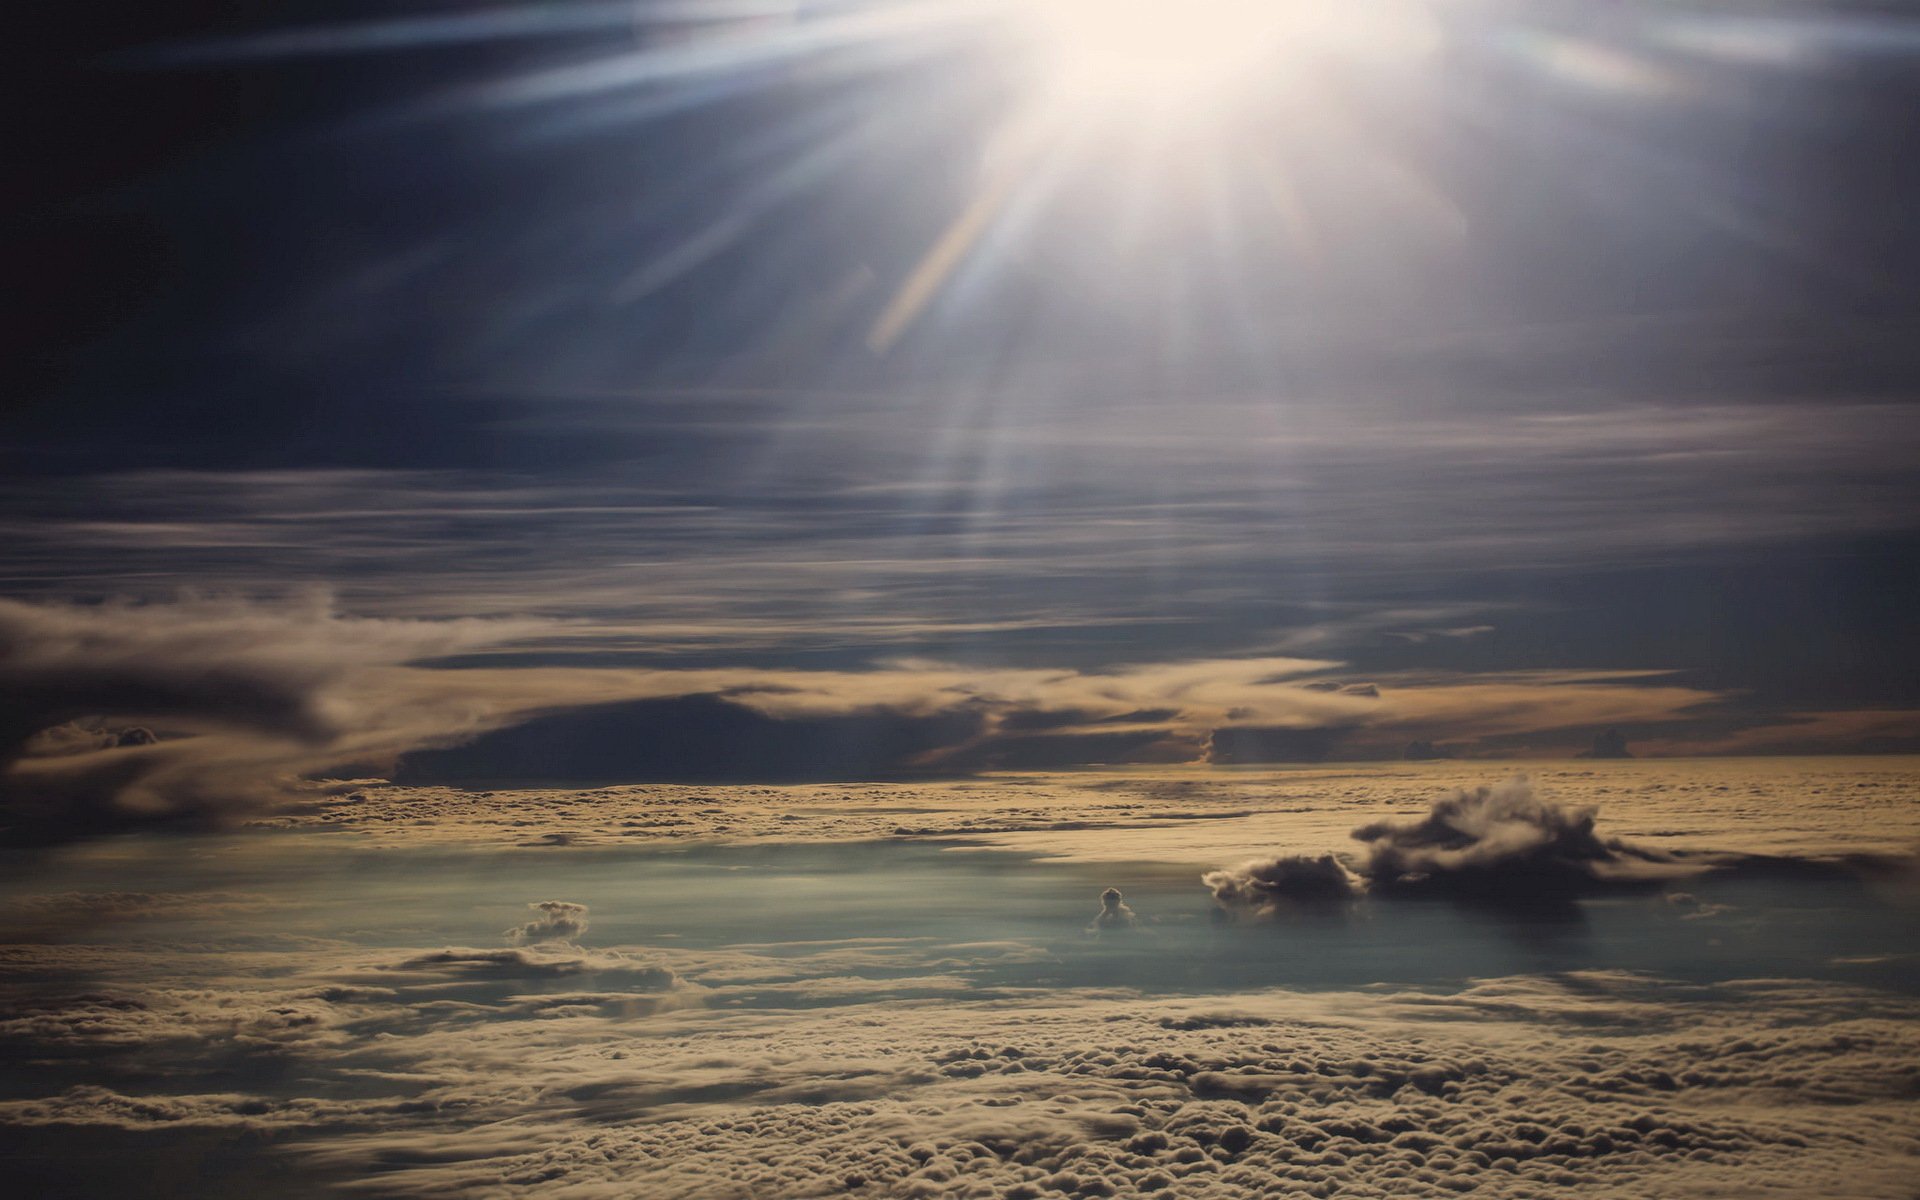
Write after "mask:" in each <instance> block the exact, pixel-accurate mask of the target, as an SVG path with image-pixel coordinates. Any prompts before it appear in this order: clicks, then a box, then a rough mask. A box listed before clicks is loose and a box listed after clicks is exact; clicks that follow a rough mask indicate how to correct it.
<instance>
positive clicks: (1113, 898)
mask: <svg viewBox="0 0 1920 1200" xmlns="http://www.w3.org/2000/svg"><path fill="white" fill-rule="evenodd" d="M1139 924H1140V919H1139V917H1137V916H1136V915H1135V914H1134V911H1133V909H1132V907H1131V906H1129V905H1128V904H1127V901H1126V898H1125V897H1124V896H1122V895H1121V893H1120V889H1119V888H1108V889H1107V890H1106V891H1104V892H1101V893H1100V911H1099V912H1097V913H1095V914H1094V917H1093V924H1091V925H1089V926H1087V931H1088V932H1089V933H1094V934H1100V933H1126V932H1129V931H1131V930H1133V929H1134V928H1136V927H1137V926H1138V925H1139Z"/></svg>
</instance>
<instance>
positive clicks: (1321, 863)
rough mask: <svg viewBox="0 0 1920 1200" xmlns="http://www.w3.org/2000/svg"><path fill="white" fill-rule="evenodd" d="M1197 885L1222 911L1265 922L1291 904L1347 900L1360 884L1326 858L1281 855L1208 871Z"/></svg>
mask: <svg viewBox="0 0 1920 1200" xmlns="http://www.w3.org/2000/svg"><path fill="white" fill-rule="evenodd" d="M1200 878H1201V882H1202V883H1204V884H1206V885H1207V889H1208V890H1209V891H1211V892H1212V893H1213V900H1214V903H1215V904H1218V905H1219V906H1220V907H1221V908H1222V909H1223V910H1225V911H1227V912H1231V913H1236V914H1245V915H1248V916H1253V917H1268V916H1272V915H1274V914H1275V913H1277V912H1279V911H1281V910H1282V909H1283V908H1285V907H1288V906H1292V905H1301V904H1306V905H1317V904H1327V903H1338V902H1340V901H1345V900H1351V899H1353V898H1354V897H1355V896H1358V895H1360V893H1361V892H1362V891H1363V890H1364V888H1365V883H1364V881H1363V880H1361V879H1360V878H1359V877H1358V876H1357V875H1355V874H1354V872H1353V871H1352V870H1350V869H1349V868H1348V867H1347V865H1346V863H1344V862H1342V861H1341V860H1340V859H1339V858H1338V857H1337V856H1335V855H1332V854H1318V855H1306V854H1286V855H1281V856H1279V857H1276V858H1268V859H1250V860H1249V861H1247V862H1244V863H1242V864H1240V865H1239V866H1237V867H1223V868H1221V869H1220V870H1217V871H1208V872H1207V873H1206V874H1205V875H1203V876H1201V877H1200Z"/></svg>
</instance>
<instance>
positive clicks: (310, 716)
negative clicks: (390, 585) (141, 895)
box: [0, 593, 538, 836]
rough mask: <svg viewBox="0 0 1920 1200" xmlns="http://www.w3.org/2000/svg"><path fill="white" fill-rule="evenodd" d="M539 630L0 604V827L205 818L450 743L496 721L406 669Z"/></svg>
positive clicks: (277, 607)
mask: <svg viewBox="0 0 1920 1200" xmlns="http://www.w3.org/2000/svg"><path fill="white" fill-rule="evenodd" d="M537 627H538V626H537V624H536V623H528V622H513V621H478V620H457V621H405V620H370V619H356V618H349V617H343V616H340V615H339V614H338V613H336V612H335V611H334V610H333V608H332V605H331V602H330V601H329V600H328V598H327V597H326V596H324V595H322V594H318V593H314V594H308V595H302V596H296V597H292V598H289V599H286V600H283V601H277V602H256V601H242V600H221V599H205V598H192V597H189V598H184V599H182V600H179V601H177V602H174V603H167V604H131V603H116V604H103V605H51V604H47V605H36V604H24V603H20V602H17V601H11V600H0V681H3V682H4V687H3V688H0V822H4V823H5V824H7V825H10V826H12V827H13V829H14V831H15V833H16V834H19V833H22V832H24V833H26V834H27V835H28V836H34V835H48V836H61V835H63V834H70V833H73V832H79V831H84V830H87V829H95V828H111V827H114V826H117V825H121V824H125V823H129V822H136V821H142V820H161V819H179V818H203V819H204V818H213V817H217V816H219V815H222V814H225V813H229V812H233V811H236V810H245V809H249V808H253V807H257V806H259V805H261V804H264V803H269V802H271V801H272V800H274V799H278V798H283V797H284V796H285V795H286V794H287V793H288V791H289V785H290V784H291V782H292V781H293V779H294V778H295V777H297V776H299V775H301V774H303V773H307V772H311V771H315V770H320V769H324V768H326V767H328V766H332V765H334V764H337V763H341V762H344V761H349V760H352V759H354V758H361V757H366V758H373V757H378V756H380V755H382V754H389V755H390V754H391V753H393V752H394V751H396V750H398V749H402V748H405V747H407V746H410V745H413V744H417V743H418V742H420V741H423V740H430V739H434V738H446V737H452V736H461V735H464V734H466V733H468V732H470V731H471V730H473V729H474V728H476V727H478V726H482V725H484V724H485V723H486V721H487V720H488V719H489V716H490V715H494V714H493V713H492V712H490V710H495V709H496V708H497V706H496V705H494V704H492V703H490V702H489V700H488V698H487V697H485V696H484V695H469V696H462V695H460V694H459V692H460V689H458V688H452V689H449V688H444V687H442V688H436V687H433V686H431V684H432V683H436V682H451V681H440V680H431V679H429V678H428V677H429V675H430V673H428V672H422V671H414V670H408V669H406V668H405V667H404V664H406V663H408V662H410V661H412V660H415V659H419V658H423V657H428V656H433V655H441V654H448V653H452V652H455V651H458V650H463V649H470V648H473V647H476V646H482V645H493V644H498V643H500V642H503V641H509V640H512V639H514V638H516V637H522V636H525V635H526V634H528V633H529V632H530V631H531V630H532V629H534V628H537ZM423 685H426V686H423Z"/></svg>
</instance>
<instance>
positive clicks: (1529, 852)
mask: <svg viewBox="0 0 1920 1200" xmlns="http://www.w3.org/2000/svg"><path fill="white" fill-rule="evenodd" d="M1598 818H1599V811H1598V810H1597V809H1595V808H1566V807H1563V806H1562V805H1559V804H1556V803H1554V802H1553V801H1551V800H1546V799H1542V798H1541V797H1540V796H1538V795H1536V794H1535V792H1534V788H1533V785H1532V784H1531V783H1530V782H1529V781H1528V780H1527V778H1526V777H1525V776H1516V777H1514V778H1513V779H1510V780H1507V781H1506V782H1505V783H1501V784H1496V785H1494V786H1492V787H1477V788H1474V789H1472V790H1470V791H1469V790H1461V791H1456V792H1453V793H1450V794H1448V795H1446V796H1443V797H1441V798H1440V799H1438V800H1435V801H1434V802H1433V807H1432V808H1431V809H1430V810H1429V811H1428V812H1427V815H1426V816H1425V817H1423V818H1421V819H1420V820H1418V821H1411V822H1396V821H1375V822H1372V823H1370V824H1367V825H1362V826H1360V827H1359V828H1358V829H1355V830H1354V831H1353V837H1354V840H1356V841H1358V842H1360V843H1361V844H1362V845H1363V846H1364V847H1365V851H1364V854H1363V856H1362V868H1361V869H1362V871H1363V873H1364V874H1365V875H1366V877H1367V880H1368V883H1369V886H1370V887H1371V888H1372V889H1373V890H1374V891H1376V892H1386V893H1421V892H1439V893H1444V894H1447V895H1454V896H1468V897H1475V898H1481V899H1488V900H1518V901H1525V900H1528V899H1541V898H1545V897H1548V896H1554V897H1561V898H1564V897H1566V896H1569V895H1573V894H1577V893H1579V892H1583V891H1588V890H1592V889H1593V888H1594V887H1596V886H1598V885H1602V884H1608V883H1616V884H1617V883H1628V882H1638V881H1644V880H1646V879H1648V878H1653V877H1658V876H1659V875H1660V874H1661V872H1660V871H1658V870H1649V869H1647V868H1649V867H1651V866H1655V865H1658V864H1664V863H1669V862H1670V860H1668V859H1667V858H1666V857H1665V856H1663V855H1661V854H1660V853H1659V852H1657V851H1653V850H1647V849H1643V848H1640V847H1636V846H1632V845H1629V844H1627V843H1625V842H1622V841H1620V840H1619V839H1617V838H1606V839H1603V838H1601V837H1599V836H1598V835H1596V834H1595V833H1594V823H1595V821H1597V820H1598ZM1666 874H1672V872H1671V871H1668V872H1666Z"/></svg>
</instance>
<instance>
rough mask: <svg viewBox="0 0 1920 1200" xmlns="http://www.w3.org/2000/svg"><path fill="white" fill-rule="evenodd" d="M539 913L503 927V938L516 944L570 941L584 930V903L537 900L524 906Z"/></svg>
mask: <svg viewBox="0 0 1920 1200" xmlns="http://www.w3.org/2000/svg"><path fill="white" fill-rule="evenodd" d="M527 907H528V908H530V909H533V910H534V911H535V912H537V913H539V914H540V915H539V916H537V917H535V918H534V919H533V920H531V921H528V922H527V923H526V924H524V925H516V926H514V927H513V928H512V929H509V930H507V940H508V941H510V942H514V943H516V944H518V945H522V946H525V945H529V944H531V943H534V942H573V941H578V940H579V938H580V935H581V934H583V933H585V932H586V931H587V906H586V905H584V904H574V903H572V902H570V901H566V900H541V901H539V902H537V903H534V904H529V905H527Z"/></svg>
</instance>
